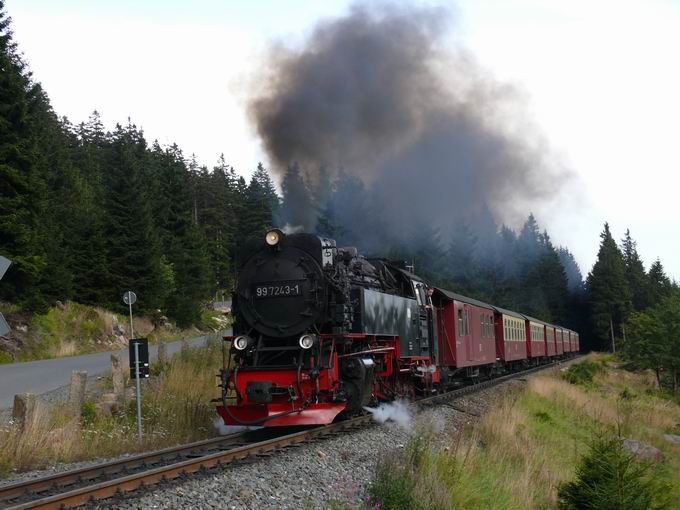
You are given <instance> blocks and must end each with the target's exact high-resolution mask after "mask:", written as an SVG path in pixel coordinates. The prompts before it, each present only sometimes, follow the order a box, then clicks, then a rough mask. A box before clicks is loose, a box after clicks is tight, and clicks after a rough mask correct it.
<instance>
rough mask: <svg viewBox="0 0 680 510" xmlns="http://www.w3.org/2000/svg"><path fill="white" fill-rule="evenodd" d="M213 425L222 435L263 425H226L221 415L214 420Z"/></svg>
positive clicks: (254, 428)
mask: <svg viewBox="0 0 680 510" xmlns="http://www.w3.org/2000/svg"><path fill="white" fill-rule="evenodd" d="M213 425H214V426H215V429H216V430H217V433H218V434H219V435H220V436H228V435H229V434H235V433H237V432H243V431H244V430H256V429H261V428H262V427H247V426H244V425H225V424H224V421H223V420H222V418H220V417H219V416H218V417H216V418H215V419H214V420H213Z"/></svg>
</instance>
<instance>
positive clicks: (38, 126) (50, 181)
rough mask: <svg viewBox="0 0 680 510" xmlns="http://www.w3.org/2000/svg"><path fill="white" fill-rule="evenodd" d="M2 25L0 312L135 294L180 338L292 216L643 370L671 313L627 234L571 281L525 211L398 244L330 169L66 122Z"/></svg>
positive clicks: (558, 249) (561, 253) (361, 191)
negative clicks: (507, 220) (272, 164)
mask: <svg viewBox="0 0 680 510" xmlns="http://www.w3.org/2000/svg"><path fill="white" fill-rule="evenodd" d="M0 11H1V12H2V13H1V14H0V254H2V255H3V256H5V257H7V258H9V259H11V260H12V262H13V264H12V266H11V269H10V271H8V273H7V274H6V276H5V277H4V279H3V280H2V282H1V284H0V300H2V301H5V302H9V303H12V304H15V305H17V306H20V307H21V308H22V309H25V310H29V311H36V312H37V311H42V310H44V309H46V308H47V307H48V306H51V305H53V304H54V302H55V301H56V300H60V301H66V300H72V301H75V302H78V303H82V304H89V305H96V306H101V307H106V308H110V309H114V310H116V309H120V308H121V307H122V306H123V304H122V302H121V296H122V294H123V292H124V291H126V290H128V289H131V290H134V291H135V292H136V293H137V295H138V296H139V301H138V305H139V309H140V311H141V312H146V313H149V312H152V311H155V310H161V311H163V313H164V314H167V315H168V316H169V317H172V318H173V319H174V320H175V321H177V323H178V324H181V325H191V324H193V323H196V322H197V321H198V320H199V319H200V312H201V309H202V307H203V306H205V304H206V303H207V302H209V301H211V300H214V299H215V296H222V295H223V294H228V293H229V292H230V291H231V288H232V285H233V282H234V279H235V277H236V275H237V269H238V267H239V263H240V261H239V248H240V246H242V245H243V244H244V242H245V241H246V239H247V238H249V237H250V236H253V235H257V236H261V235H263V233H264V232H265V231H266V229H267V228H269V227H272V226H279V227H283V226H284V225H289V226H295V225H296V223H297V222H296V220H297V219H298V218H299V217H300V214H301V213H300V211H301V210H302V209H304V210H305V211H313V216H314V218H313V221H311V222H308V223H307V224H308V225H314V227H313V228H314V229H315V230H316V232H317V233H318V234H319V235H323V236H328V237H332V238H334V239H336V240H337V242H338V245H345V246H346V245H351V246H356V247H357V248H358V249H359V251H360V253H363V254H365V255H370V256H380V257H386V258H389V259H391V260H402V261H407V262H408V263H409V264H413V265H414V266H415V272H416V273H418V274H419V275H420V276H422V277H423V278H425V279H426V280H428V281H430V282H431V283H432V284H434V285H439V286H442V287H445V288H449V289H452V290H454V291H456V292H458V293H460V294H464V295H468V296H471V297H474V298H477V299H480V300H484V301H488V302H490V303H494V304H498V305H500V306H504V307H507V308H509V309H512V310H518V311H522V312H524V313H526V314H528V315H531V316H534V317H536V318H539V319H542V320H545V321H550V322H555V323H559V324H564V325H565V326H567V327H570V328H571V329H574V330H576V331H579V332H580V333H581V338H582V340H583V344H582V345H584V347H585V348H598V349H611V348H613V347H621V348H625V347H626V346H628V348H629V349H630V350H631V351H630V352H633V351H635V349H637V350H636V351H635V352H636V353H638V354H636V356H638V358H639V359H642V358H643V357H644V356H646V355H644V352H647V351H645V348H646V347H645V346H646V345H648V342H651V341H652V340H651V339H649V338H647V337H646V336H645V335H647V334H648V333H647V331H648V330H647V329H645V327H644V325H645V324H647V322H645V321H651V322H654V320H653V319H651V318H650V317H654V316H655V314H661V313H663V311H662V309H663V308H664V307H666V308H669V307H670V308H669V309H673V310H675V313H676V314H677V313H678V309H679V308H680V307H678V306H675V307H673V306H671V301H669V300H677V299H678V297H677V296H678V294H679V291H678V286H677V284H676V283H675V282H674V281H672V280H671V279H670V278H669V277H668V276H667V275H666V273H665V271H664V268H663V265H662V263H661V261H659V260H657V261H656V262H654V263H653V264H652V265H651V267H649V268H645V267H644V265H643V262H642V260H641V258H640V256H639V255H638V252H637V247H636V242H635V240H634V238H633V237H632V234H631V233H630V232H627V233H626V235H625V237H624V238H623V239H621V240H617V239H614V238H613V236H612V234H611V232H610V229H609V225H606V224H605V225H604V228H603V231H602V233H601V240H600V250H599V253H598V257H597V260H596V262H595V264H594V266H593V267H592V268H591V269H590V270H589V271H586V272H585V273H583V272H582V270H581V268H579V267H578V265H577V263H576V261H575V259H574V257H573V256H572V253H571V252H570V250H569V248H568V247H564V246H558V245H556V244H555V243H554V242H553V240H552V239H551V237H550V235H549V234H548V232H547V231H546V230H545V229H544V228H543V226H541V225H540V224H539V222H538V221H537V219H536V218H535V217H534V216H533V215H531V214H529V211H527V220H526V222H525V223H524V226H523V227H522V228H521V229H517V230H513V229H511V228H509V227H507V226H504V225H497V224H496V223H495V222H494V221H493V220H492V219H491V217H490V216H489V218H485V219H484V221H474V222H466V221H461V222H459V223H457V224H456V226H455V227H454V228H452V229H451V230H449V231H443V230H442V229H435V228H432V227H431V226H428V225H421V226H420V227H421V228H419V229H418V230H417V231H415V232H414V231H409V232H406V233H404V235H400V236H395V235H394V234H390V233H388V232H390V230H389V229H384V228H382V225H381V224H380V220H378V219H375V220H374V219H373V218H377V216H376V215H375V214H372V207H373V205H372V204H374V201H373V200H372V193H373V190H372V189H371V188H370V186H369V185H366V184H365V183H364V182H363V181H362V180H360V179H358V178H357V177H355V176H353V175H350V173H347V172H344V171H342V169H340V170H338V171H333V172H326V171H325V169H319V170H318V171H317V170H316V169H315V174H316V175H318V176H319V178H316V179H314V182H311V181H308V180H306V179H305V175H306V173H305V172H304V169H301V168H300V167H299V166H298V165H297V164H296V163H295V162H290V164H289V166H288V167H287V169H283V170H282V169H277V172H275V173H273V172H270V169H268V168H266V167H265V166H263V165H262V164H259V165H258V166H257V168H255V169H254V170H253V169H246V168H237V169H235V168H233V167H232V166H231V165H230V164H229V154H228V153H225V154H224V156H222V157H220V158H219V160H218V161H216V162H214V163H212V164H210V165H205V164H203V162H199V161H196V159H195V158H194V157H192V156H191V155H190V154H186V153H184V152H183V151H182V148H180V147H178V146H177V145H161V144H159V143H158V141H155V140H149V139H147V138H146V137H145V134H144V131H143V130H142V128H141V127H138V126H137V125H135V123H134V122H133V120H130V119H120V124H117V125H116V126H115V128H113V129H112V130H107V129H105V127H104V125H103V123H102V121H101V119H100V115H99V113H97V112H96V111H95V112H93V113H92V114H91V116H90V117H89V118H88V119H86V120H83V121H81V120H80V119H79V120H77V121H74V120H73V119H67V118H65V117H62V116H60V115H59V112H56V111H54V110H53V108H52V106H51V105H50V100H49V96H48V91H46V90H44V89H43V88H42V87H41V85H40V83H39V82H38V81H36V80H35V79H34V78H33V76H32V75H31V71H30V68H29V64H28V62H27V61H26V59H25V57H24V56H23V55H22V53H21V51H20V49H19V47H18V45H17V41H15V39H14V37H13V34H12V27H11V19H10V17H9V16H8V13H7V12H6V11H5V8H4V5H3V2H1V1H0ZM132 114H134V112H132ZM228 145H229V144H228V140H225V147H228ZM330 170H333V169H330ZM251 172H252V176H251V177H250V178H249V179H246V178H244V177H243V175H244V174H247V175H250V174H251ZM274 175H276V176H279V175H282V176H283V178H282V179H281V182H280V183H275V180H274V178H273V176H274ZM277 184H278V185H280V187H277ZM279 189H280V192H279ZM619 227H622V226H619ZM596 241H597V240H593V243H595V242H596ZM676 305H677V303H676ZM645 342H647V343H645ZM631 346H632V347H631ZM679 352H680V350H679ZM644 359H648V357H647V358H644ZM648 361H649V363H650V366H652V367H655V368H658V366H662V369H664V370H665V369H666V365H659V364H658V363H657V365H654V363H656V361H650V360H648ZM673 363H675V361H673ZM673 367H675V368H674V370H676V372H677V371H680V362H678V363H677V365H673ZM676 384H677V381H676Z"/></svg>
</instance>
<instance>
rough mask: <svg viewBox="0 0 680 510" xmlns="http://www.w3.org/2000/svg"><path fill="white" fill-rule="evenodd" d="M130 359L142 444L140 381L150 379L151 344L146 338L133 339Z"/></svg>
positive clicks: (130, 345)
mask: <svg viewBox="0 0 680 510" xmlns="http://www.w3.org/2000/svg"><path fill="white" fill-rule="evenodd" d="M128 353H129V358H130V379H134V380H135V386H136V389H137V435H138V436H139V442H140V443H141V442H142V437H143V435H144V430H143V429H142V386H141V383H140V380H141V379H142V378H145V379H146V378H147V377H149V342H148V341H147V339H146V338H131V339H130V343H129V344H128Z"/></svg>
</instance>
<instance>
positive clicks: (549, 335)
mask: <svg viewBox="0 0 680 510" xmlns="http://www.w3.org/2000/svg"><path fill="white" fill-rule="evenodd" d="M545 349H546V352H547V353H548V356H556V355H557V343H556V340H555V326H550V325H549V324H546V325H545Z"/></svg>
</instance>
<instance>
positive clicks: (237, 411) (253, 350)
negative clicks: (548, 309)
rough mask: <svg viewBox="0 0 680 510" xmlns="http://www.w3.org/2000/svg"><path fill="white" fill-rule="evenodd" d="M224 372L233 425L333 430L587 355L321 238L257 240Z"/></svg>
mask: <svg viewBox="0 0 680 510" xmlns="http://www.w3.org/2000/svg"><path fill="white" fill-rule="evenodd" d="M246 253H247V254H248V255H247V257H246V259H245V263H244V264H243V266H242V268H241V270H240V272H239V277H238V282H237V285H236V289H235V291H234V296H233V303H232V308H233V310H234V313H235V323H234V335H233V336H228V337H225V341H230V342H231V348H230V349H229V355H228V356H225V363H224V366H223V368H222V369H221V371H220V375H219V377H220V386H221V388H222V396H221V399H219V404H220V405H218V406H217V412H218V413H219V414H220V416H221V417H222V419H223V420H224V422H225V424H227V425H261V426H266V427H281V426H298V425H322V424H328V423H331V422H333V421H334V420H336V419H339V418H341V417H344V416H348V415H353V414H358V413H361V412H362V409H363V408H364V407H365V406H369V405H373V404H375V403H376V402H378V401H389V400H393V399H397V398H415V397H416V396H417V395H425V394H431V393H434V392H437V391H441V390H443V389H445V388H447V387H451V386H456V385H461V384H465V383H466V382H469V381H471V380H474V379H476V378H484V377H493V376H494V375H495V374H499V373H504V372H507V371H509V370H516V369H519V368H521V367H524V366H527V365H532V364H538V363H542V362H545V361H546V360H547V359H549V358H551V357H555V356H564V355H565V353H570V352H572V351H577V350H578V348H579V337H578V334H577V333H574V332H572V331H569V330H567V329H564V328H561V327H558V326H554V325H551V324H547V323H544V322H542V321H539V320H537V319H533V318H531V317H527V316H524V315H521V314H519V313H516V312H512V311H510V310H504V309H501V308H498V307H495V306H493V305H489V304H486V303H483V302H480V301H476V300H474V299H470V298H467V297H465V296H461V295H458V294H455V293H453V292H450V291H448V290H445V289H439V288H433V287H430V286H428V285H427V283H426V282H424V281H423V280H422V279H421V278H419V277H418V276H416V275H415V274H413V273H412V272H410V271H408V270H407V269H406V268H405V267H403V266H401V265H399V264H396V263H391V262H388V261H386V260H383V259H377V258H365V257H363V256H361V255H359V254H358V252H357V250H356V248H338V247H337V246H336V243H335V241H333V240H332V239H326V238H322V237H318V236H316V235H313V234H306V233H298V234H289V235H286V234H284V233H283V232H282V231H281V230H278V229H273V230H270V231H269V232H267V233H266V235H265V236H264V239H259V240H256V241H254V242H252V243H251V244H250V245H249V246H248V247H247V249H246Z"/></svg>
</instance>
